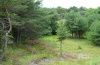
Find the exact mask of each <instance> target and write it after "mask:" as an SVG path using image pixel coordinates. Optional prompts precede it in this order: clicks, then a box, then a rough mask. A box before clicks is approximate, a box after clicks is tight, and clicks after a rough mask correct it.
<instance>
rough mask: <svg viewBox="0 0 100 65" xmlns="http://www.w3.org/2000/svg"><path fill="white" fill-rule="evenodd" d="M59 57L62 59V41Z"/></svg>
mask: <svg viewBox="0 0 100 65" xmlns="http://www.w3.org/2000/svg"><path fill="white" fill-rule="evenodd" d="M60 57H63V55H62V41H60Z"/></svg>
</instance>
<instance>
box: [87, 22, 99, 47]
mask: <svg viewBox="0 0 100 65" xmlns="http://www.w3.org/2000/svg"><path fill="white" fill-rule="evenodd" d="M87 38H88V39H89V40H91V41H92V42H93V43H94V44H95V45H99V46H100V21H95V22H93V23H92V25H91V26H90V32H88V33H87Z"/></svg>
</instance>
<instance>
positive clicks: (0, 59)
mask: <svg viewBox="0 0 100 65" xmlns="http://www.w3.org/2000/svg"><path fill="white" fill-rule="evenodd" d="M7 43H8V32H6V35H5V42H4V49H3V51H2V54H1V57H0V61H2V60H3V57H4V54H5V52H6V49H7Z"/></svg>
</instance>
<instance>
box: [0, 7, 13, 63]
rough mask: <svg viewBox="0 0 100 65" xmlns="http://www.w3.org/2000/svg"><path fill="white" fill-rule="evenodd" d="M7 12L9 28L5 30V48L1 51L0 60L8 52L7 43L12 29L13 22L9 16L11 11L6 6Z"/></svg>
mask: <svg viewBox="0 0 100 65" xmlns="http://www.w3.org/2000/svg"><path fill="white" fill-rule="evenodd" d="M6 14H7V19H8V22H9V30H5V32H6V34H5V42H4V49H3V51H2V53H1V57H0V61H2V60H3V58H4V54H5V52H6V49H7V44H8V35H9V33H10V32H11V30H12V24H11V20H10V18H9V12H8V10H7V8H6Z"/></svg>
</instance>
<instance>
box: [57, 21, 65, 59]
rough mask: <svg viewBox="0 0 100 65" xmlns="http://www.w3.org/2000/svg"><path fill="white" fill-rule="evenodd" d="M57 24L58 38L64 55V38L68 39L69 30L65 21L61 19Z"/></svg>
mask: <svg viewBox="0 0 100 65" xmlns="http://www.w3.org/2000/svg"><path fill="white" fill-rule="evenodd" d="M57 25H58V29H57V35H58V39H59V41H60V56H61V57H63V55H62V41H63V40H64V39H66V37H67V30H66V26H65V24H64V22H63V21H59V22H58V24H57Z"/></svg>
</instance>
